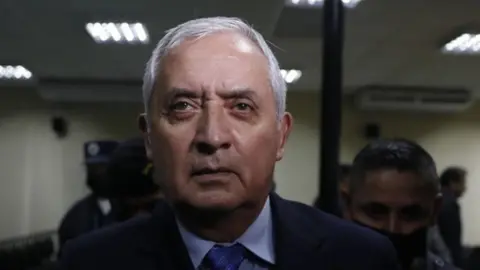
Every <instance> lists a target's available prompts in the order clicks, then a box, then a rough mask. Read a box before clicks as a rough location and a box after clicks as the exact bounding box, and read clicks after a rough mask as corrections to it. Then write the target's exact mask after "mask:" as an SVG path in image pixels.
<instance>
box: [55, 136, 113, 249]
mask: <svg viewBox="0 0 480 270" xmlns="http://www.w3.org/2000/svg"><path fill="white" fill-rule="evenodd" d="M117 146H118V143H117V142H116V141H91V142H87V143H85V144H84V156H85V164H86V168H87V179H86V180H87V186H88V187H89V188H90V190H91V193H90V194H89V195H87V196H86V197H85V198H83V199H81V200H79V201H78V202H76V203H75V204H74V205H73V206H72V207H71V208H70V210H69V211H68V212H67V214H66V215H65V216H64V217H63V219H62V222H61V224H60V228H59V231H58V234H59V241H60V251H61V248H62V246H63V245H64V244H65V243H66V242H67V241H68V240H70V239H73V238H76V237H77V236H79V235H82V234H85V233H88V232H91V231H93V230H95V229H98V228H101V227H104V226H106V225H109V224H110V223H112V221H113V218H112V215H113V211H112V204H111V202H110V200H109V199H108V197H109V182H108V178H107V173H106V172H107V165H108V162H109V161H110V155H111V153H112V152H113V151H114V150H115V149H116V148H117Z"/></svg>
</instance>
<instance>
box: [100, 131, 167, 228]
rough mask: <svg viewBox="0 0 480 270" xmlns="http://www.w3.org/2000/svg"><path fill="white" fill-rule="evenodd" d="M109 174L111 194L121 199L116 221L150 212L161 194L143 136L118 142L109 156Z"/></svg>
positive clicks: (117, 200)
mask: <svg viewBox="0 0 480 270" xmlns="http://www.w3.org/2000/svg"><path fill="white" fill-rule="evenodd" d="M108 176H109V179H110V180H111V184H110V187H111V197H112V198H113V199H115V201H116V202H117V203H118V208H117V211H116V212H117V215H116V220H117V221H125V220H127V219H130V218H132V217H135V216H138V215H142V214H149V213H151V211H152V210H153V208H154V205H155V204H156V203H157V202H158V200H159V199H160V198H161V197H162V192H161V189H160V186H159V185H157V184H156V183H155V182H154V181H153V165H152V163H151V162H150V161H149V160H148V157H147V154H146V151H145V144H144V141H143V138H141V137H139V138H134V139H129V140H126V141H124V142H122V143H121V144H120V145H119V146H118V148H117V150H115V151H114V152H113V154H112V157H111V159H110V163H109V166H108Z"/></svg>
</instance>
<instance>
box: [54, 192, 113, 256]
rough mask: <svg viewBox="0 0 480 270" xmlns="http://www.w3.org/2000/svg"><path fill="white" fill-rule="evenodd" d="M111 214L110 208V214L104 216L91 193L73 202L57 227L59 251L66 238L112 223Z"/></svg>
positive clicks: (69, 238)
mask: <svg viewBox="0 0 480 270" xmlns="http://www.w3.org/2000/svg"><path fill="white" fill-rule="evenodd" d="M113 215H114V210H113V209H112V210H111V211H110V214H109V215H107V216H105V215H104V214H103V213H102V211H101V210H100V208H99V206H98V202H97V198H96V197H95V196H93V195H88V196H87V197H85V198H83V199H81V200H80V201H78V202H77V203H75V204H74V205H73V206H72V208H70V210H69V211H68V212H67V214H65V216H64V218H63V220H62V222H61V224H60V228H59V229H58V237H59V242H60V251H61V250H62V247H63V246H64V244H65V243H66V242H67V241H68V240H71V239H74V238H76V237H78V236H80V235H83V234H86V233H89V232H92V231H94V230H96V229H99V228H102V227H104V226H107V225H110V224H112V222H113V220H114V219H113Z"/></svg>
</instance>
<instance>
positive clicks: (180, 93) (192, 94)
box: [165, 87, 201, 101]
mask: <svg viewBox="0 0 480 270" xmlns="http://www.w3.org/2000/svg"><path fill="white" fill-rule="evenodd" d="M200 94H201V93H199V92H198V91H193V90H190V89H187V88H177V87H174V88H171V89H170V90H169V91H168V92H167V93H166V95H165V97H166V100H168V101H172V100H173V99H175V98H181V97H184V98H199V97H201V96H200Z"/></svg>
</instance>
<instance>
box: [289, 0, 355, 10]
mask: <svg viewBox="0 0 480 270" xmlns="http://www.w3.org/2000/svg"><path fill="white" fill-rule="evenodd" d="M361 1H362V0H342V2H343V5H344V6H345V7H347V8H354V7H356V6H357V5H358V4H359V3H360V2H361ZM324 2H325V1H324V0H286V5H287V6H297V7H307V8H320V7H322V6H323V3H324Z"/></svg>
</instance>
